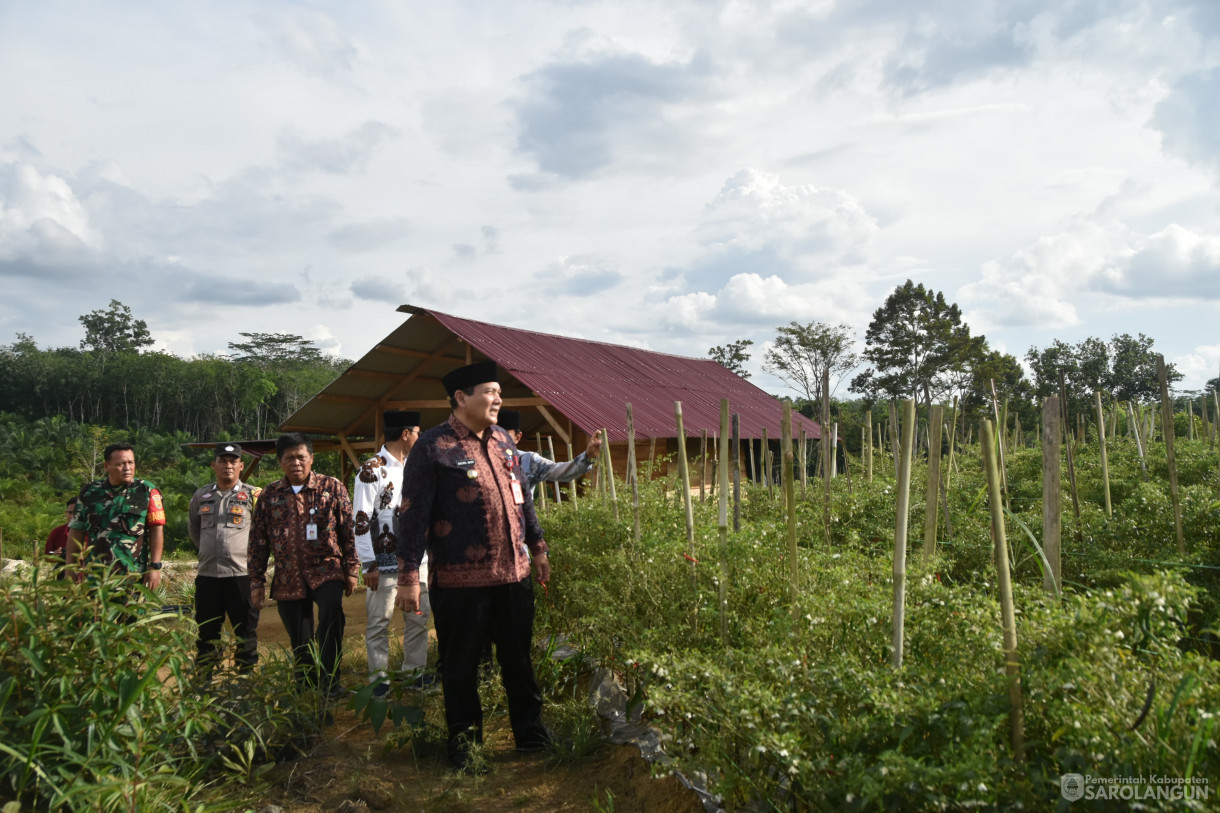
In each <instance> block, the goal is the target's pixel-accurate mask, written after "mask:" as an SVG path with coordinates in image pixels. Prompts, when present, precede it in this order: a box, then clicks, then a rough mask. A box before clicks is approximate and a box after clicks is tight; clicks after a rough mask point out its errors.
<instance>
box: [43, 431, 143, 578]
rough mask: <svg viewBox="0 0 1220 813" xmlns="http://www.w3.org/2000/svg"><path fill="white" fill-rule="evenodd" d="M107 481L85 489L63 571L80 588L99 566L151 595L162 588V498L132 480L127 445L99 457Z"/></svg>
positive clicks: (131, 454)
mask: <svg viewBox="0 0 1220 813" xmlns="http://www.w3.org/2000/svg"><path fill="white" fill-rule="evenodd" d="M102 454H103V457H104V460H105V470H106V477H105V479H102V480H95V481H94V482H92V483H86V484H85V486H84V488H82V489H81V491H80V496H79V497H78V499H77V503H76V514H75V516H73V518H72V521H71V522H69V523H68V555H67V565H66V567H67V569H68V572H69V573H71V574H72V577H73V578H75V579H76V581H77V582H80V581H82V580H83V579H84V570H83V569H82V568H83V567H84V566H85V565H88V564H93V563H100V564H103V565H107V566H108V567H109V568H110V569H111V570H112V571H114V572H115V573H118V574H121V575H124V576H132V577H135V576H142V577H143V581H144V585H145V586H146V587H148V588H149V589H150V590H155V589H157V587H158V586H159V585H160V584H161V552H162V549H163V548H164V546H165V538H164V527H165V508H164V506H163V505H162V502H161V492H160V491H158V490H157V487H156V486H155V485H153V484H152V483H150V482H149V481H148V480H137V479H136V476H135V475H136V455H135V451H134V450H133V449H132V447H131V444H128V443H112V444H110V445H109V446H107V447H106V448H105V450H104V451H103V452H102Z"/></svg>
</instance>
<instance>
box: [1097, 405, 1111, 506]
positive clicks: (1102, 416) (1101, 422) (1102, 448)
mask: <svg viewBox="0 0 1220 813" xmlns="http://www.w3.org/2000/svg"><path fill="white" fill-rule="evenodd" d="M1093 404H1094V406H1096V407H1097V451H1098V454H1100V455H1101V482H1102V485H1104V486H1105V492H1106V516H1107V517H1112V516H1114V507H1113V505H1112V504H1111V502H1110V460H1109V458H1108V457H1106V413H1105V411H1104V410H1103V409H1102V407H1101V393H1100V392H1098V391H1096V390H1094V391H1093Z"/></svg>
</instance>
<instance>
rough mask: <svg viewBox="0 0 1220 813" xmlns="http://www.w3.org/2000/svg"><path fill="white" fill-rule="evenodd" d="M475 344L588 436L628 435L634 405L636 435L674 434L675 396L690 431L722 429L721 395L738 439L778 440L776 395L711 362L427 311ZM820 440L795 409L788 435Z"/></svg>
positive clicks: (779, 413)
mask: <svg viewBox="0 0 1220 813" xmlns="http://www.w3.org/2000/svg"><path fill="white" fill-rule="evenodd" d="M410 310H411V312H413V313H428V314H430V315H431V316H432V317H434V318H435V319H436V320H437V321H438V322H440V323H441V324H442V325H444V326H445V327H446V328H448V329H449V330H451V331H453V332H454V333H455V334H457V335H458V336H459V337H461V338H462V339H464V340H465V341H466V342H468V343H469V344H470V345H471V346H472V347H473V348H476V349H478V350H479V351H481V352H482V353H484V354H485V355H486V356H487V357H488V358H490V359H494V360H495V361H496V363H497V364H499V365H500V367H501V368H503V369H504V370H506V371H508V373H509V374H511V375H512V376H513V377H514V378H516V379H517V380H518V381H520V382H521V383H522V384H524V385H525V386H527V387H529V388H530V389H531V390H533V391H534V392H535V393H536V394H537V395H538V396H540V397H542V398H544V399H546V401H547V402H548V403H550V404H552V405H553V406H554V407H555V408H556V409H557V410H558V411H559V412H560V413H562V414H563V415H564V416H565V417H567V418H568V420H570V421H572V423H573V424H575V425H576V426H579V427H580V429H581V430H582V431H584V432H585V433H592V432H594V431H596V430H597V429H599V428H603V427H604V428H605V429H606V430H607V431H608V432H609V434H610V440H611V441H617V442H621V441H625V440H627V410H626V405H627V404H631V405H632V412H633V417H634V422H635V434H636V437H637V438H647V437H662V438H663V437H675V436H676V435H677V426H676V423H675V419H674V401H681V402H682V419H683V426H684V429H685V430H686V434H687V435H688V436H695V437H697V436H698V435H699V434H700V432H701V431H702V430H704V429H706V430H707V432H708V436H709V437H710V436H711V435H712V434H714V433H718V432H719V431H720V399H721V398H728V399H729V413H730V415H731V414H732V413H734V412H736V413H737V414H738V415H740V432H741V437H743V438H749V437H761V436H762V431H763V427H766V429H767V435H768V437H770V438H772V439H778V438H779V436H780V421H781V418H782V414H783V406H782V404H781V403H780V401H779V400H778V399H776V398H775V397H774V396H771V395H769V394H767V393H766V392H764V391H763V390H761V389H759V388H758V387H756V386H754V385H753V384H751V383H750V382H749V381H747V380H746V379H744V378H741V377H740V376H738V375H736V374H735V373H733V372H730V371H729V370H728V369H726V368H724V367H722V366H721V365H720V364H718V363H716V362H714V361H711V360H710V359H695V358H687V357H685V356H674V355H670V354H668V353H656V352H653V351H651V350H640V349H639V348H635V347H625V346H623V345H617V344H607V343H605V342H593V341H588V340H585V339H573V338H570V337H566V336H554V335H551V334H547V333H537V332H535V331H532V330H520V329H517V328H511V327H503V326H500V325H493V324H489V323H487V322H476V321H474V320H473V319H462V318H459V317H457V316H451V315H449V314H447V313H441V312H439V311H434V310H429V309H425V308H411V309H410ZM802 426H803V427H804V429H805V433H806V436H808V437H810V438H820V437H821V434H822V433H821V429H820V427H819V426H818V425H817V424H816V423H814V422H813V421H811V420H809V419H808V418H806V417H805V416H803V415H800V414H799V413H795V412H794V413H793V415H792V432H793V435H794V436H796V437H799V436H800V430H801V427H802Z"/></svg>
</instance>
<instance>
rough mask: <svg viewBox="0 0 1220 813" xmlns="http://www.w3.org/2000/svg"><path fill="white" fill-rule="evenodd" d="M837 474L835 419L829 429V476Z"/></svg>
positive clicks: (837, 445)
mask: <svg viewBox="0 0 1220 813" xmlns="http://www.w3.org/2000/svg"><path fill="white" fill-rule="evenodd" d="M838 476H839V422H838V421H835V422H834V424H833V425H832V426H831V429H830V477H831V479H834V478H835V477H838Z"/></svg>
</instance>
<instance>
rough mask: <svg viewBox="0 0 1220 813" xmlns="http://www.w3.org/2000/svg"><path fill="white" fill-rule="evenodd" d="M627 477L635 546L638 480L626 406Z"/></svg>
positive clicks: (630, 417)
mask: <svg viewBox="0 0 1220 813" xmlns="http://www.w3.org/2000/svg"><path fill="white" fill-rule="evenodd" d="M627 475H628V476H629V477H630V478H631V518H632V525H633V527H634V537H633V538H634V539H635V544H636V545H639V544H640V478H639V473H638V472H637V471H636V459H635V414H634V413H633V412H632V409H631V404H627Z"/></svg>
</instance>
